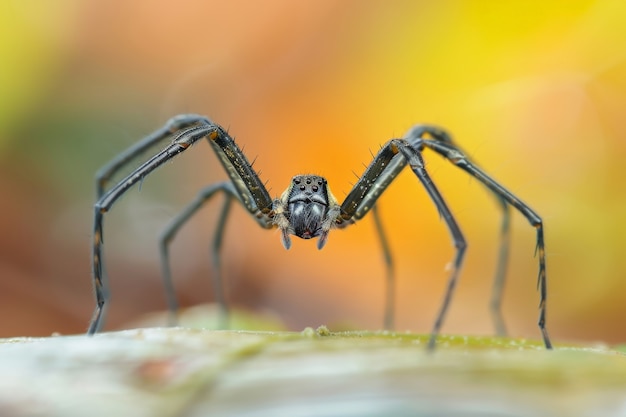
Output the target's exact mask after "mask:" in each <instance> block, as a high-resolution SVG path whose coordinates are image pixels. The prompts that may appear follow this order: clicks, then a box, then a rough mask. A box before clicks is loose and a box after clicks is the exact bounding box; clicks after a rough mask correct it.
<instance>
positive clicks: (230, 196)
mask: <svg viewBox="0 0 626 417" xmlns="http://www.w3.org/2000/svg"><path fill="white" fill-rule="evenodd" d="M424 135H428V138H425V137H424ZM172 137H174V139H173V140H172ZM201 139H206V140H207V141H208V143H209V144H210V146H211V148H212V149H213V151H214V153H215V155H216V156H217V159H218V161H219V162H220V164H221V165H222V167H223V168H224V171H225V173H226V175H227V176H228V180H227V181H222V182H219V183H216V184H212V185H210V186H208V187H206V188H204V189H203V190H201V191H200V193H199V195H198V197H197V198H196V199H195V200H194V201H192V202H191V204H189V205H188V206H187V207H186V208H185V209H183V211H182V212H181V214H180V215H179V216H177V217H176V218H175V219H174V220H173V221H172V223H170V224H169V225H168V226H167V228H166V233H165V238H163V239H162V240H161V251H162V257H161V261H162V269H163V271H164V272H163V276H164V284H165V287H166V293H167V297H168V304H169V306H170V309H171V310H175V309H176V308H177V302H176V297H175V294H174V290H173V285H172V283H171V279H170V275H169V257H168V255H167V253H168V250H167V248H168V245H169V244H170V243H171V241H172V239H171V238H173V236H174V235H175V234H176V232H177V231H178V230H179V228H181V227H182V226H183V225H184V224H185V223H186V222H187V221H188V220H189V219H190V218H191V217H192V216H193V215H195V213H197V212H198V210H200V209H201V208H202V207H203V206H204V205H205V204H206V203H207V202H209V201H210V200H211V198H212V197H213V196H214V195H217V194H224V195H225V197H226V198H225V202H224V204H223V206H222V212H221V214H220V216H219V219H218V227H217V230H216V232H215V235H214V239H213V244H212V252H211V253H212V255H213V261H214V266H215V269H216V272H215V275H214V276H215V277H216V278H215V282H214V286H215V289H216V299H217V300H218V303H219V304H220V306H221V310H222V311H224V312H227V306H226V300H225V297H224V294H223V293H222V291H223V289H222V285H221V272H220V268H219V263H220V262H219V256H220V253H221V243H222V236H223V234H224V230H225V226H226V223H227V220H228V214H229V210H230V202H231V201H237V202H239V203H240V204H241V205H242V206H243V207H244V208H245V209H246V211H248V213H249V214H250V215H251V217H252V219H253V220H254V221H256V223H257V224H258V225H259V226H260V227H261V228H264V229H278V231H279V232H280V236H281V241H282V243H283V246H284V247H285V249H289V247H290V246H291V239H290V236H296V237H299V238H301V239H317V247H318V249H322V248H323V247H324V245H325V243H326V242H327V239H328V235H329V233H330V231H331V229H343V228H346V227H348V226H350V225H352V224H355V223H356V222H357V221H358V220H360V219H362V218H363V217H365V216H366V215H367V214H368V213H369V212H370V211H371V212H372V216H373V218H374V222H375V225H376V233H377V237H378V240H379V242H380V243H381V248H382V251H383V259H384V262H385V269H386V274H385V276H386V288H387V291H386V296H385V308H384V314H383V321H384V325H385V327H386V328H393V323H394V306H395V299H394V285H395V275H394V264H393V258H392V256H391V250H390V248H389V244H388V242H387V238H386V235H385V232H384V229H383V226H382V222H381V220H380V218H379V214H378V210H377V209H376V203H377V201H378V198H379V197H380V196H381V195H382V194H384V192H385V191H386V190H387V188H388V187H389V185H390V184H391V183H392V182H393V181H394V180H395V179H396V178H397V176H398V174H399V173H400V172H401V171H402V170H403V169H404V168H405V167H406V166H408V167H409V168H410V170H411V171H412V172H413V174H414V175H415V177H416V178H417V180H418V182H419V183H420V184H421V185H422V187H423V188H424V189H425V190H426V191H427V193H428V195H429V197H430V199H431V200H432V202H433V204H434V205H435V207H436V208H437V211H438V212H439V215H440V217H441V218H442V219H443V220H444V222H445V224H446V226H447V228H448V231H449V232H450V235H451V238H452V243H453V246H454V254H453V256H452V260H451V262H450V265H451V268H450V271H448V281H447V285H446V288H445V291H444V294H443V301H442V303H441V305H440V308H439V310H438V312H437V314H436V317H435V320H434V324H433V327H432V330H431V333H430V339H429V343H428V348H429V349H433V348H434V347H435V345H436V341H437V336H438V335H439V333H440V331H441V328H442V325H443V322H444V319H445V317H446V315H447V311H448V309H449V307H450V304H451V301H452V296H453V294H454V291H455V288H456V284H457V281H458V278H459V276H460V272H461V268H462V265H463V260H464V258H465V250H466V247H467V243H466V240H465V237H464V235H463V232H462V231H461V228H460V226H459V225H458V223H457V221H456V218H455V216H454V215H453V213H452V211H451V210H450V208H449V207H448V205H447V203H446V201H445V199H444V198H443V196H442V195H441V193H440V192H439V190H438V188H437V186H436V185H435V183H434V181H432V179H431V177H430V174H429V172H428V169H427V165H426V163H425V161H424V158H423V155H422V152H423V151H424V150H425V149H429V150H430V151H433V152H435V153H437V154H439V155H440V156H443V157H444V158H445V159H447V160H448V161H450V162H451V163H452V164H453V165H455V166H456V167H458V168H459V169H461V170H463V171H465V172H466V173H467V174H469V175H470V176H471V177H473V178H475V179H477V180H478V181H479V182H481V183H482V184H483V185H484V186H485V188H486V189H487V190H488V191H489V192H490V193H492V194H493V195H494V196H496V199H497V200H498V201H499V202H500V203H501V208H502V210H503V219H504V221H503V222H502V226H501V227H502V229H501V230H503V231H506V232H508V227H509V226H508V221H507V220H506V219H507V217H506V216H507V212H506V210H508V206H512V207H513V208H515V209H516V210H517V211H518V212H519V213H520V214H522V215H523V216H524V217H526V219H527V220H528V221H529V223H530V224H531V226H533V227H534V228H535V230H536V257H537V258H538V264H539V268H538V285H539V293H540V294H539V296H540V308H539V310H540V312H539V321H538V325H539V329H540V331H541V335H542V338H543V342H544V345H545V347H546V348H551V347H552V344H551V342H550V339H549V336H548V333H547V330H546V327H545V316H546V299H547V285H546V282H547V278H546V260H545V244H544V236H543V222H542V220H541V217H539V215H538V214H537V213H536V212H534V211H533V210H532V209H531V208H530V207H529V206H528V205H526V204H525V203H523V202H522V201H521V200H520V199H519V198H518V197H516V196H515V195H514V194H513V193H511V192H510V191H508V190H507V189H506V188H505V187H504V186H502V185H501V184H500V183H499V182H497V181H496V180H495V179H493V178H492V177H491V176H489V175H488V174H486V173H485V172H484V171H483V170H482V169H481V168H479V167H478V165H476V164H475V163H474V162H473V161H472V160H471V159H470V158H469V157H467V156H465V154H464V153H463V152H462V150H461V149H460V148H459V147H458V146H456V144H455V143H454V142H453V141H452V139H451V137H450V135H448V133H447V132H445V131H444V130H442V129H441V128H438V127H435V126H431V125H417V126H415V127H414V128H412V129H411V130H409V132H408V133H407V134H406V135H405V136H404V137H403V138H400V139H391V140H389V141H388V142H386V143H385V144H383V145H381V146H380V149H379V151H378V152H377V153H376V155H373V154H372V161H371V162H370V164H369V165H365V171H364V172H363V174H362V175H360V176H359V175H357V174H356V173H354V172H353V173H354V174H355V176H356V177H357V181H356V183H355V184H353V185H352V188H351V190H350V191H349V192H348V193H347V195H346V196H345V198H344V199H343V201H342V202H341V203H340V202H339V201H337V200H336V198H335V197H334V195H333V194H332V192H331V191H330V188H329V186H328V182H327V181H326V178H324V177H322V176H319V175H314V174H304V175H296V176H294V177H293V178H292V179H291V181H290V184H289V186H288V187H287V189H286V190H285V191H284V192H283V193H282V194H280V195H279V196H278V197H276V198H272V197H271V196H270V194H269V192H268V190H267V187H266V185H267V182H265V183H264V182H262V181H261V179H260V177H259V172H258V171H255V169H254V168H253V166H252V165H253V163H254V162H255V161H256V158H255V159H254V160H253V162H252V163H250V162H249V161H248V159H247V158H246V156H245V154H244V153H243V147H241V148H240V147H239V146H238V145H237V144H236V143H235V140H234V139H233V138H232V137H231V136H229V134H228V131H227V130H225V129H224V128H223V127H221V126H220V125H218V124H216V123H214V122H213V121H211V120H210V119H208V118H206V117H203V116H199V115H193V114H187V115H180V116H175V117H174V118H172V119H170V120H169V121H168V122H167V123H166V124H165V126H164V127H162V128H160V129H158V130H156V131H155V132H153V133H152V134H150V135H148V136H146V137H145V138H144V139H142V140H141V141H140V142H139V143H138V144H137V145H134V146H132V147H130V148H128V149H127V150H126V151H124V152H122V153H121V154H120V155H118V156H117V157H115V158H114V159H113V160H112V161H111V162H109V163H108V164H107V165H105V167H103V169H101V170H100V171H98V172H99V173H100V172H104V173H105V174H102V175H101V174H98V177H97V178H98V183H99V184H100V183H102V184H104V183H106V181H107V180H108V179H109V178H111V176H112V175H113V174H114V173H115V172H116V171H117V170H118V169H119V168H121V167H125V166H126V165H128V162H129V160H130V159H132V158H133V157H135V156H138V155H140V154H141V153H142V152H143V151H144V150H145V149H146V147H147V146H152V145H155V144H158V143H161V142H167V141H168V140H169V144H168V145H166V146H165V148H164V149H162V150H161V151H159V152H157V153H156V154H155V155H154V156H152V157H151V158H149V159H148V160H147V161H146V162H144V163H143V164H141V165H140V166H139V167H138V168H136V169H135V170H134V171H132V172H131V173H130V174H128V175H127V176H126V177H125V178H123V179H122V180H120V181H119V182H117V183H116V184H113V185H112V186H111V187H110V188H109V189H108V190H106V191H104V190H102V193H99V195H98V200H97V201H96V203H95V204H94V223H93V225H94V241H93V247H92V278H93V283H94V293H95V298H96V307H95V309H94V313H93V316H92V320H91V322H90V326H89V329H88V334H94V333H95V332H96V331H98V330H99V328H100V325H101V322H102V320H103V311H104V307H105V304H106V300H107V293H108V284H107V282H106V281H105V280H103V276H104V266H103V261H102V251H103V239H102V234H103V230H104V227H103V225H104V218H105V215H106V213H107V212H108V211H109V210H111V209H112V207H113V206H114V205H115V202H116V201H117V200H118V199H119V197H121V196H122V195H124V194H125V193H126V192H127V191H128V190H129V189H130V188H132V187H133V186H134V185H136V184H137V183H138V182H139V183H140V184H141V182H142V181H143V179H144V178H145V177H146V176H147V175H149V174H150V173H151V172H153V171H154V170H155V169H157V168H158V167H160V166H162V165H163V164H165V163H168V162H170V161H172V160H173V159H174V158H175V157H176V156H177V155H179V154H181V153H183V152H184V151H185V150H187V149H189V148H191V147H192V145H193V144H195V143H196V142H197V141H199V140H201ZM370 153H372V152H371V150H370ZM105 168H106V169H105ZM501 235H502V236H506V235H507V233H503V232H502V233H501ZM506 245H507V243H506V242H504V241H503V240H502V241H501V245H500V247H501V248H504V247H507V248H508V246H506ZM498 262H499V263H498V265H499V266H498V270H499V271H503V270H504V268H501V267H502V265H504V264H506V262H507V259H506V256H505V257H503V255H502V250H501V255H500V258H499V261H498ZM498 274H500V275H498ZM496 276H497V278H496V279H500V280H501V281H500V282H499V284H503V282H504V275H503V273H501V272H498V273H497V274H496ZM494 294H496V293H494ZM495 296H497V297H500V296H501V295H500V293H499V294H497V295H495ZM498 301H499V300H498ZM498 314H500V313H498ZM500 319H501V317H500Z"/></svg>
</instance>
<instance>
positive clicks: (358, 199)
mask: <svg viewBox="0 0 626 417" xmlns="http://www.w3.org/2000/svg"><path fill="white" fill-rule="evenodd" d="M407 163H408V164H409V166H410V167H411V170H412V171H413V172H414V173H415V175H416V176H417V177H418V179H419V180H420V182H421V183H422V185H423V186H424V188H426V191H427V192H428V194H429V196H430V198H431V199H432V200H433V202H434V203H435V205H436V206H437V210H438V211H439V213H440V215H441V217H442V218H443V219H444V220H445V222H446V225H447V226H448V229H449V231H450V233H451V235H452V238H453V242H454V246H455V249H456V253H455V256H454V259H453V262H452V271H451V273H450V277H449V278H448V285H447V288H446V292H445V294H444V300H443V303H442V305H441V308H440V310H439V313H438V314H437V317H436V319H435V323H434V325H433V330H432V332H431V336H430V339H429V342H428V348H429V349H430V350H432V349H434V347H435V343H436V340H437V336H438V335H439V333H440V330H441V326H442V324H443V321H444V318H445V316H446V313H447V311H448V307H449V305H450V302H451V300H452V294H453V293H454V289H455V287H456V283H457V280H458V275H459V272H460V269H461V265H462V263H463V257H464V254H465V249H466V247H467V245H466V241H465V238H464V237H463V233H462V232H461V229H460V228H459V226H458V224H457V222H456V220H455V219H454V216H453V215H452V212H451V211H450V209H449V208H448V206H447V204H446V203H445V201H444V199H443V197H442V196H441V194H440V193H439V191H438V190H437V187H436V186H435V185H434V183H433V182H432V180H431V179H430V176H429V175H428V173H427V172H426V168H425V167H424V161H423V159H422V156H421V153H420V147H419V146H415V145H412V144H411V143H409V142H408V141H406V140H403V139H393V140H391V141H389V142H387V143H386V144H385V145H384V146H383V147H382V148H381V150H380V151H379V152H378V154H377V155H376V156H375V157H374V160H373V161H372V162H371V163H370V165H369V166H368V167H367V168H366V170H365V172H364V173H363V175H362V176H361V178H360V179H359V181H357V183H356V184H355V185H354V187H352V190H351V191H350V193H349V194H348V196H347V197H346V199H345V200H344V201H343V203H342V204H341V216H340V220H341V221H352V220H353V219H356V220H358V219H360V218H362V217H363V216H365V214H367V213H368V212H369V211H370V210H371V209H372V208H373V207H375V203H376V200H377V199H378V198H379V197H380V196H381V195H382V193H383V192H384V191H385V190H386V189H387V187H388V186H389V184H391V182H392V181H393V180H394V179H395V178H396V176H397V175H398V173H399V172H400V171H401V170H402V169H403V168H404V167H405V166H406V165H407ZM381 238H383V241H382V243H383V245H384V246H386V240H385V239H384V235H381Z"/></svg>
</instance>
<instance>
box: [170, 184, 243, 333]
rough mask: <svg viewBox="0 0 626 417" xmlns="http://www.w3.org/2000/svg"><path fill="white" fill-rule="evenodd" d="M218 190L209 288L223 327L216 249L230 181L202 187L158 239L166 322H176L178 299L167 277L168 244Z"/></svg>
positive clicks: (232, 190)
mask: <svg viewBox="0 0 626 417" xmlns="http://www.w3.org/2000/svg"><path fill="white" fill-rule="evenodd" d="M218 192H222V193H224V196H225V199H224V202H223V205H222V210H221V212H220V216H219V218H218V221H217V229H216V231H215V235H214V238H213V244H212V246H211V259H212V262H213V268H214V271H213V272H214V273H213V289H214V291H215V298H216V301H217V304H218V305H219V306H220V327H221V328H226V327H227V320H228V307H227V303H226V299H225V297H224V290H223V287H222V277H221V258H220V251H221V246H222V238H223V235H224V227H225V225H226V220H227V217H228V213H229V210H230V207H231V202H232V199H233V197H234V198H235V199H237V191H236V190H235V188H234V186H233V184H232V183H231V182H220V183H217V184H213V185H210V186H208V187H206V188H204V189H202V190H201V191H200V192H199V193H198V195H197V196H196V198H195V199H194V200H193V201H192V202H191V203H190V204H189V205H188V206H187V207H185V208H184V209H183V210H182V211H181V212H180V213H179V214H178V215H177V216H176V217H175V218H174V219H173V220H172V221H171V222H170V223H169V224H168V225H167V226H166V227H165V229H163V232H162V233H161V236H160V238H159V249H160V253H161V270H162V274H163V284H164V286H165V293H166V296H167V304H168V307H169V311H170V316H171V317H170V325H174V324H176V320H177V313H178V302H177V300H176V295H175V291H174V285H173V282H172V278H171V276H172V275H171V267H170V257H169V246H170V244H171V242H172V241H173V240H174V238H175V237H176V234H177V233H178V231H179V230H180V228H181V227H182V226H183V225H184V224H186V223H187V221H188V220H189V219H190V218H191V217H193V215H194V214H195V213H196V212H198V210H200V209H201V208H202V207H203V206H204V205H205V204H206V203H208V202H209V200H210V199H211V198H212V197H213V196H214V195H215V194H216V193H218Z"/></svg>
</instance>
